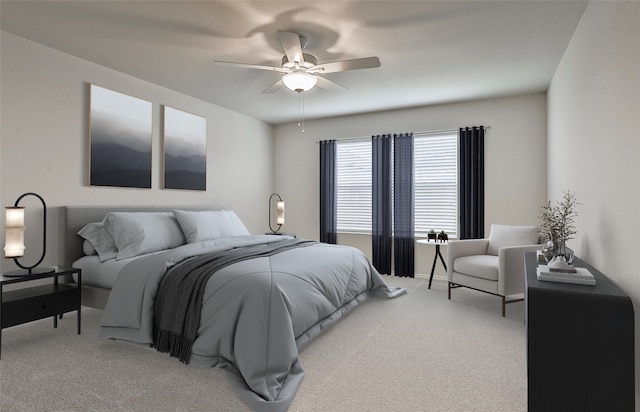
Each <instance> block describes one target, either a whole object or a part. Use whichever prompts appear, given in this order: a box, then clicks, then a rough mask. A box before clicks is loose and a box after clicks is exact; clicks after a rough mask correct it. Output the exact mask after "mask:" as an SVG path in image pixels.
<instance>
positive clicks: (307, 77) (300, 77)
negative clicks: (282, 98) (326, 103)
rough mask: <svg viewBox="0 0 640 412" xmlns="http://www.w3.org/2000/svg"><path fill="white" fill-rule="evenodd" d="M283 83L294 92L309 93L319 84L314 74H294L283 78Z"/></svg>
mask: <svg viewBox="0 0 640 412" xmlns="http://www.w3.org/2000/svg"><path fill="white" fill-rule="evenodd" d="M282 83H284V85H285V86H286V87H287V89H289V90H293V91H294V92H308V91H309V90H311V89H313V88H314V87H315V85H316V84H317V83H318V78H317V77H316V76H314V75H312V74H308V73H303V72H294V73H287V74H285V75H284V76H282Z"/></svg>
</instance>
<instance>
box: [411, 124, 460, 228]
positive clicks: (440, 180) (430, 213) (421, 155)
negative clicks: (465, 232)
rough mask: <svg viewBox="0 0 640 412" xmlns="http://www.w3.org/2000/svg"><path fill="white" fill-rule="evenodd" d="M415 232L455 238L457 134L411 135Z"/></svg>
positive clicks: (455, 132) (456, 221)
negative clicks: (432, 231)
mask: <svg viewBox="0 0 640 412" xmlns="http://www.w3.org/2000/svg"><path fill="white" fill-rule="evenodd" d="M414 167H415V170H414V185H415V232H416V236H425V237H426V234H427V232H428V231H429V230H431V229H433V230H436V231H438V232H439V231H441V230H444V231H445V232H447V234H448V235H449V237H450V238H457V237H458V132H457V131H451V132H440V133H428V134H426V133H425V134H415V135H414Z"/></svg>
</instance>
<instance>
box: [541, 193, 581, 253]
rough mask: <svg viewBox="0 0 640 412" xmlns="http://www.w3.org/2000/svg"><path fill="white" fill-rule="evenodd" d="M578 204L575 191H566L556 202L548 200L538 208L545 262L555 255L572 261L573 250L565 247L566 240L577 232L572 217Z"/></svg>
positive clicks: (575, 214) (574, 215)
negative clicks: (544, 242)
mask: <svg viewBox="0 0 640 412" xmlns="http://www.w3.org/2000/svg"><path fill="white" fill-rule="evenodd" d="M579 204H580V203H579V202H578V201H577V200H576V196H575V193H572V192H570V191H567V192H564V194H563V197H562V200H560V201H559V202H558V203H556V204H555V205H552V204H551V202H550V201H549V202H547V204H546V205H544V206H542V208H541V209H540V219H541V221H542V223H541V224H540V231H541V232H542V234H543V235H544V236H545V237H546V240H547V245H546V247H545V248H544V249H543V254H544V257H545V259H546V260H547V262H548V261H550V260H551V259H553V258H555V257H557V256H560V257H563V258H564V259H565V260H566V262H567V263H571V262H572V261H573V251H572V250H571V249H569V248H568V247H567V241H568V240H571V239H573V235H575V234H576V233H577V232H576V227H575V224H574V218H575V217H576V216H577V213H576V211H575V208H576V206H577V205H579Z"/></svg>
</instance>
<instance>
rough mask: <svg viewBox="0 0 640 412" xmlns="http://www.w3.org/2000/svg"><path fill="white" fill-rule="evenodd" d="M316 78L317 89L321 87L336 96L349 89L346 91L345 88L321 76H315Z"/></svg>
mask: <svg viewBox="0 0 640 412" xmlns="http://www.w3.org/2000/svg"><path fill="white" fill-rule="evenodd" d="M316 77H317V78H318V87H322V88H323V89H326V90H329V91H332V92H334V93H338V94H343V93H346V92H348V91H349V89H347V88H346V87H344V86H341V85H339V84H338V83H336V82H334V81H331V80H329V79H327V78H324V77H322V76H316Z"/></svg>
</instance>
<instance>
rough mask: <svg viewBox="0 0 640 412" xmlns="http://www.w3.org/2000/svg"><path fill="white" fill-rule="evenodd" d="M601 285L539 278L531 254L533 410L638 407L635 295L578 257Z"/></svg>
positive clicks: (527, 320)
mask: <svg viewBox="0 0 640 412" xmlns="http://www.w3.org/2000/svg"><path fill="white" fill-rule="evenodd" d="M573 264H574V265H575V266H578V267H586V268H588V269H589V271H590V272H591V273H592V274H593V275H594V277H595V278H596V284H595V286H589V285H573V284H566V283H556V282H545V281H539V280H538V279H537V277H536V266H537V265H538V262H537V259H536V255H535V253H533V252H527V253H526V254H525V269H526V276H525V284H526V287H525V299H526V305H525V323H526V328H527V377H528V402H529V412H537V411H541V412H552V411H562V412H565V411H580V412H587V411H598V412H600V411H616V412H624V411H630V412H633V411H634V410H635V382H634V376H635V375H634V373H635V372H634V369H635V360H634V359H635V357H634V314H633V304H632V302H631V299H630V298H629V297H628V296H627V295H626V294H625V293H624V292H622V291H621V290H620V289H618V288H617V287H616V286H615V285H614V284H613V282H611V280H609V279H608V278H607V277H606V276H605V275H603V274H602V273H601V272H599V271H598V270H597V269H595V268H594V267H592V266H591V265H589V264H588V263H586V262H584V261H582V260H580V259H578V258H576V259H575V261H574V262H573Z"/></svg>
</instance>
